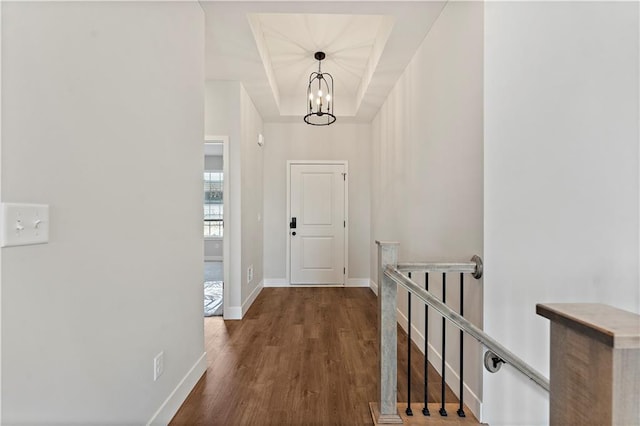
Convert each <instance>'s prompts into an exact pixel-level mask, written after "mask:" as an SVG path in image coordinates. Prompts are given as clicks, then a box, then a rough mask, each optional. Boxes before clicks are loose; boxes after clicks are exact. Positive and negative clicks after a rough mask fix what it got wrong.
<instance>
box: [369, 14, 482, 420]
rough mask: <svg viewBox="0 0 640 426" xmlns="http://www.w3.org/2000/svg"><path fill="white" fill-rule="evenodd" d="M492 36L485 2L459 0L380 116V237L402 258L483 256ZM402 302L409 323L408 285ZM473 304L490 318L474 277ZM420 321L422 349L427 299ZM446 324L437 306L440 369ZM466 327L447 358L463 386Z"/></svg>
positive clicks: (453, 290)
mask: <svg viewBox="0 0 640 426" xmlns="http://www.w3.org/2000/svg"><path fill="white" fill-rule="evenodd" d="M482 37H483V7H482V3H477V2H449V3H448V4H447V5H446V6H445V8H444V9H443V12H442V14H441V15H440V17H439V18H438V20H437V21H436V22H435V23H434V25H433V27H432V29H431V31H430V32H429V33H428V35H427V37H426V39H425V40H424V42H423V43H422V45H421V46H420V48H419V49H418V51H417V53H416V55H415V56H414V58H413V59H412V61H411V63H410V64H409V66H408V67H407V69H406V70H405V72H404V74H403V75H402V77H401V79H400V80H399V81H398V83H397V84H396V86H395V88H394V89H393V91H392V92H391V93H390V94H389V97H388V99H387V100H386V101H385V103H384V105H383V106H382V108H381V110H380V112H379V113H378V115H377V116H376V118H375V120H374V121H373V141H372V142H373V158H372V166H371V170H372V193H371V200H372V202H371V206H372V207H371V216H372V228H371V229H372V231H371V241H372V242H373V241H374V240H392V241H399V242H400V256H399V259H400V260H401V261H409V260H412V261H427V260H434V261H437V260H463V261H466V260H469V259H470V258H471V256H472V255H474V254H478V255H482V241H483V230H482V220H483V219H482V212H483V209H482V200H483V192H482V174H483V171H482V163H483V161H482V83H483V81H482V48H483V46H482ZM370 250H371V251H370V253H371V276H372V277H373V278H374V279H377V277H376V275H377V272H376V268H377V265H376V261H377V260H376V257H375V254H376V251H375V247H373V245H371V246H370ZM433 275H435V274H432V276H431V277H430V278H431V279H430V289H431V290H432V291H434V292H435V293H436V294H437V295H439V294H440V293H441V288H442V287H441V278H440V277H439V276H433ZM456 275H457V274H450V275H449V281H448V286H447V290H448V291H447V300H448V301H451V302H452V303H451V305H452V306H453V307H454V308H456V309H457V308H458V306H459V303H458V300H459V281H458V280H459V278H458V276H456ZM414 278H416V277H414ZM416 281H418V282H420V283H423V282H424V278H423V277H422V276H420V277H418V278H417V279H416ZM399 300H400V302H399V305H400V310H401V312H402V314H401V316H400V322H401V324H402V323H404V324H403V325H405V326H406V319H403V316H404V315H406V312H407V308H406V293H405V292H404V291H401V294H400V295H399ZM464 303H465V312H466V313H467V316H468V317H469V319H470V320H471V321H473V322H474V323H476V324H478V325H481V324H482V282H481V281H477V280H474V279H473V278H471V277H470V276H467V278H466V282H465V302H464ZM412 318H413V325H414V326H416V325H417V329H416V330H415V331H416V332H417V334H418V336H417V338H416V341H417V342H418V343H419V346H420V347H422V346H423V343H422V342H423V339H424V338H423V337H422V336H423V335H424V309H423V307H422V306H416V305H415V304H414V309H413V315H412ZM440 330H441V317H440V316H438V315H437V314H435V313H434V312H432V313H431V314H430V326H429V340H430V343H431V345H432V346H433V347H432V351H431V353H430V354H429V356H430V359H431V362H432V363H433V364H434V366H435V367H436V368H440V361H439V360H438V358H436V357H439V356H440V355H439V354H440V353H441V349H440V335H441V332H440ZM456 330H457V329H455V328H454V327H448V328H447V334H448V336H449V340H448V344H447V362H448V363H449V365H450V367H451V368H452V370H450V371H449V372H448V378H449V379H450V380H451V382H450V383H451V387H452V388H453V389H455V390H456V391H457V389H458V385H457V379H455V380H454V378H453V376H452V374H451V372H452V371H458V364H459V361H458V350H457V348H458V332H457V331H456ZM415 335H416V334H414V336H415ZM454 336H455V337H454ZM480 356H481V353H480V348H479V347H478V345H477V344H475V341H474V340H473V339H471V338H467V339H466V340H465V383H466V384H467V386H468V389H467V391H466V394H465V401H466V402H467V404H468V405H469V407H470V408H471V409H472V410H474V411H475V412H476V413H477V412H478V411H479V404H480V399H481V392H482V384H481V379H482V371H481V364H480Z"/></svg>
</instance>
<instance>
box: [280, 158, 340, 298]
mask: <svg viewBox="0 0 640 426" xmlns="http://www.w3.org/2000/svg"><path fill="white" fill-rule="evenodd" d="M305 164H310V165H313V164H327V165H335V164H342V165H343V166H344V172H345V179H344V220H345V221H346V226H345V227H344V268H345V273H344V282H343V284H342V285H338V286H335V285H334V286H333V287H344V286H346V284H347V280H348V277H349V162H348V161H347V160H340V161H323V160H287V210H286V213H285V217H284V218H283V220H284V222H285V229H286V231H287V265H286V268H287V285H292V284H291V238H289V232H290V231H289V219H290V218H289V213H290V212H291V166H292V165H305ZM300 287H313V285H308V284H304V285H301V286H300ZM322 287H332V286H331V285H322Z"/></svg>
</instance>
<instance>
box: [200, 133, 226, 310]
mask: <svg viewBox="0 0 640 426" xmlns="http://www.w3.org/2000/svg"><path fill="white" fill-rule="evenodd" d="M204 143H205V144H207V143H221V144H222V174H223V176H224V180H223V182H222V193H223V194H224V203H223V207H222V211H223V213H222V216H223V222H222V229H223V231H222V282H223V284H222V317H223V318H224V319H229V318H228V313H229V311H230V309H229V298H230V287H231V285H232V283H231V280H230V279H229V278H230V263H231V259H230V256H231V237H232V236H231V235H230V234H231V222H232V221H233V218H232V217H231V211H230V208H231V204H230V203H229V198H230V197H231V194H230V193H229V164H230V161H229V136H216V135H207V136H205V137H204ZM203 170H204V166H203Z"/></svg>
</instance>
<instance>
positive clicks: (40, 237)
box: [0, 203, 49, 247]
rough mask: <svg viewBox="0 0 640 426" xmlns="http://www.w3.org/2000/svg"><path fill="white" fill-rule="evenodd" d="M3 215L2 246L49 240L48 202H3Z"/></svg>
mask: <svg viewBox="0 0 640 426" xmlns="http://www.w3.org/2000/svg"><path fill="white" fill-rule="evenodd" d="M1 215H2V217H1V218H0V223H1V225H2V226H1V228H2V229H1V232H0V234H1V235H0V238H1V240H2V247H10V246H26V245H30V244H44V243H47V242H49V206H48V205H47V204H20V203H2V210H1Z"/></svg>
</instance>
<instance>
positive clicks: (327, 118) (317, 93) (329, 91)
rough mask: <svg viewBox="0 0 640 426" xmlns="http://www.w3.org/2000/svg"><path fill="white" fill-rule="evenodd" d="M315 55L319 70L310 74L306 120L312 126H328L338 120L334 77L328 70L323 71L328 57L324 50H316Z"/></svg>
mask: <svg viewBox="0 0 640 426" xmlns="http://www.w3.org/2000/svg"><path fill="white" fill-rule="evenodd" d="M313 57H314V58H316V60H317V61H318V72H312V73H311V75H310V76H309V86H308V87H307V101H308V105H307V115H305V116H304V121H305V122H306V123H307V124H311V125H312V126H328V125H329V124H332V123H334V122H335V121H336V116H335V115H333V100H334V98H333V77H332V76H331V74H329V73H328V72H325V73H323V72H322V68H321V64H322V60H323V59H324V58H325V57H326V55H325V54H324V52H316V53H315V54H314V55H313Z"/></svg>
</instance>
